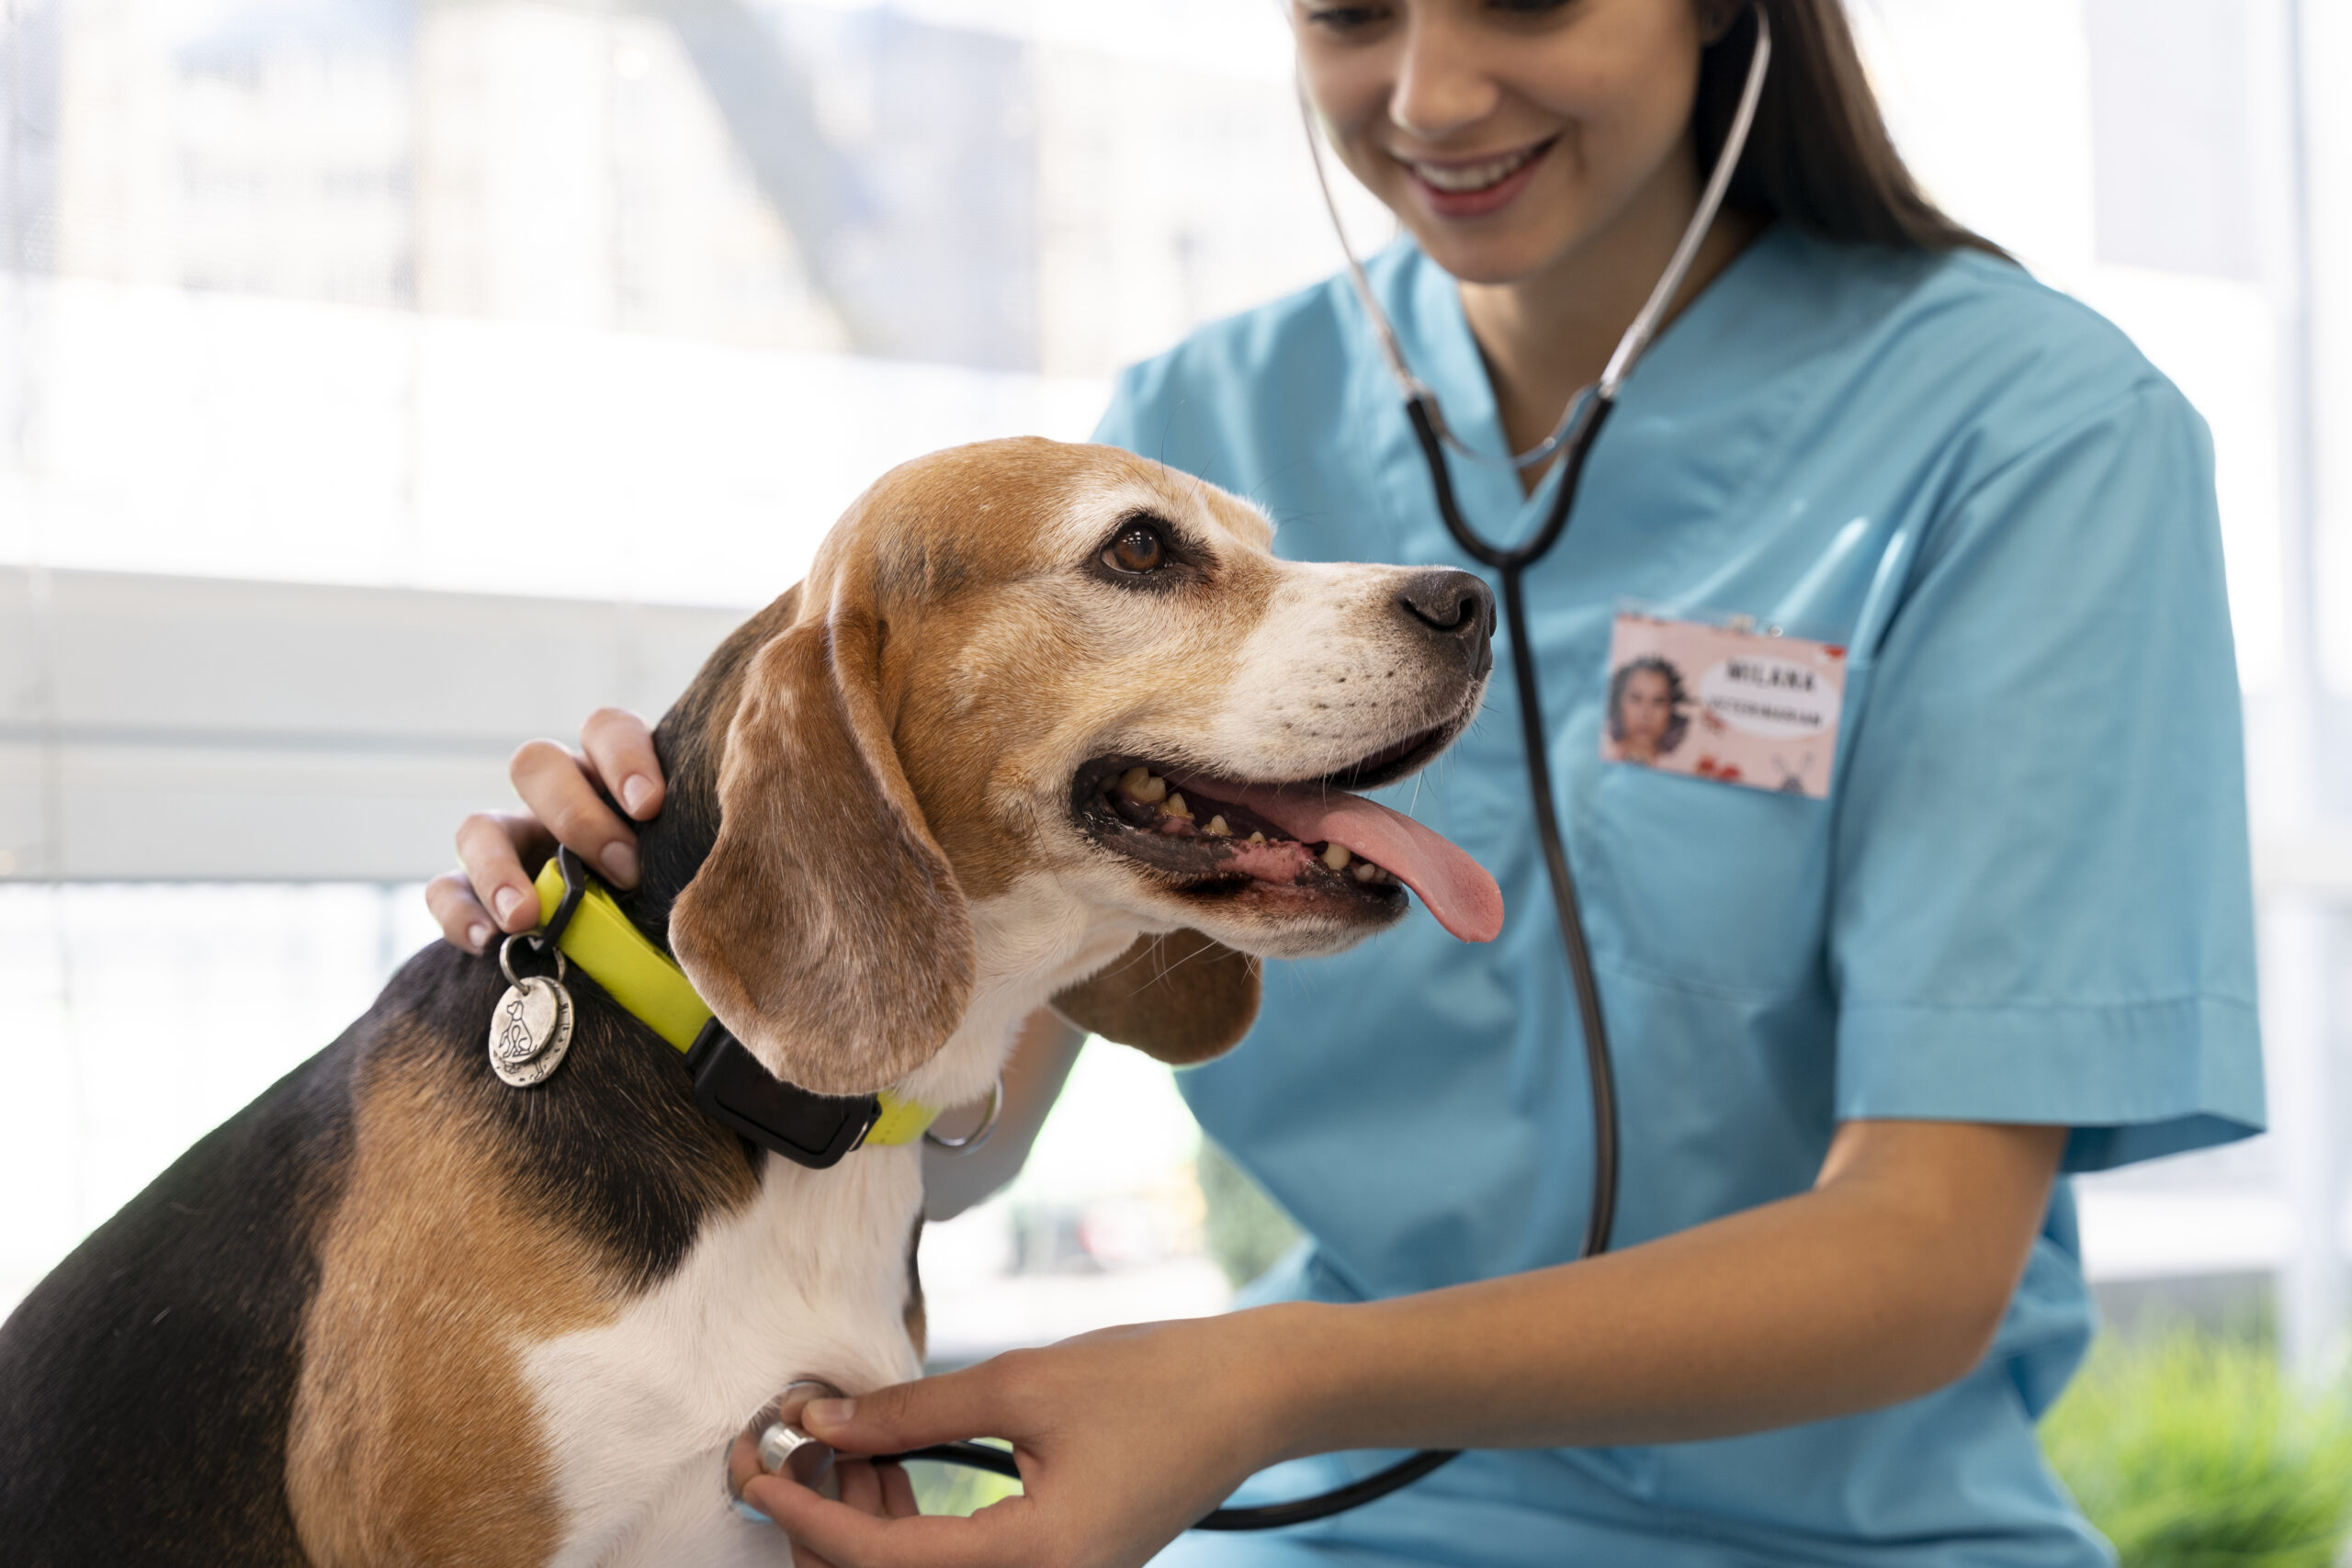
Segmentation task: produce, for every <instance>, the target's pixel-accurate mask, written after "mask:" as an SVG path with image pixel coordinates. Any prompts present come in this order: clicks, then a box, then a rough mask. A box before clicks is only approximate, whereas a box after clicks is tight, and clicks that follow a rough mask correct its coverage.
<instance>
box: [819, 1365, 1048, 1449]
mask: <svg viewBox="0 0 2352 1568" xmlns="http://www.w3.org/2000/svg"><path fill="white" fill-rule="evenodd" d="M1021 1357H1022V1352H1020V1351H1017V1350H1016V1351H1013V1352H1012V1353H1011V1354H1010V1355H1006V1356H1000V1357H998V1358H997V1359H996V1360H994V1361H987V1362H982V1363H981V1364H980V1365H979V1366H978V1367H969V1368H967V1369H965V1370H964V1371H958V1372H943V1373H941V1374H940V1375H939V1376H938V1377H935V1378H918V1379H916V1380H915V1381H914V1382H902V1383H894V1384H892V1385H891V1386H890V1387H888V1388H877V1389H876V1390H875V1391H874V1392H873V1393H865V1394H860V1395H859V1396H858V1397H857V1398H855V1399H812V1400H810V1401H809V1404H808V1407H807V1408H806V1409H804V1410H802V1411H801V1413H800V1423H801V1425H802V1426H803V1427H806V1428H807V1429H808V1430H809V1434H810V1435H811V1436H812V1437H819V1438H824V1439H825V1441H827V1442H829V1443H831V1444H832V1445H833V1447H834V1448H835V1449H837V1450H840V1451H841V1452H842V1453H850V1454H897V1453H905V1452H906V1451H907V1450H910V1449H920V1448H926V1447H928V1446H929V1445H931V1444H933V1443H944V1442H953V1441H956V1440H957V1439H959V1438H987V1437H999V1436H1002V1435H1003V1434H1002V1433H1001V1432H1000V1431H999V1430H998V1429H997V1428H998V1426H999V1424H1001V1423H1002V1422H1003V1421H1004V1420H1005V1419H1006V1417H1007V1416H1009V1415H1010V1414H1011V1412H1009V1411H1008V1410H1007V1409H1006V1407H1005V1399H1004V1395H1003V1393H1002V1391H1001V1389H1000V1388H999V1387H997V1386H996V1384H997V1382H998V1379H999V1376H1000V1373H1001V1367H1002V1366H1003V1365H1004V1364H1005V1363H1008V1362H1011V1363H1015V1364H1017V1363H1018V1362H1019V1361H1020V1359H1021Z"/></svg>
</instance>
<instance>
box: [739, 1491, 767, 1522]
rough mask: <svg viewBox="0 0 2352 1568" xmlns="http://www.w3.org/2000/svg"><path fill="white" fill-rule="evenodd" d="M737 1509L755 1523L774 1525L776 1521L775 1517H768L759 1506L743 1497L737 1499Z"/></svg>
mask: <svg viewBox="0 0 2352 1568" xmlns="http://www.w3.org/2000/svg"><path fill="white" fill-rule="evenodd" d="M735 1511H736V1512H737V1513H739V1514H741V1515H742V1516H743V1517H745V1518H747V1519H750V1520H752V1522H753V1523H755V1524H763V1525H772V1524H774V1523H775V1520H774V1519H772V1518H770V1517H767V1516H766V1515H765V1514H763V1513H762V1512H760V1511H759V1510H758V1509H757V1508H754V1507H753V1506H752V1505H750V1504H749V1503H746V1502H745V1501H743V1499H741V1497H738V1498H736V1499H735Z"/></svg>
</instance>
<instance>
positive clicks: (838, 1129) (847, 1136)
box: [686, 1018, 882, 1170]
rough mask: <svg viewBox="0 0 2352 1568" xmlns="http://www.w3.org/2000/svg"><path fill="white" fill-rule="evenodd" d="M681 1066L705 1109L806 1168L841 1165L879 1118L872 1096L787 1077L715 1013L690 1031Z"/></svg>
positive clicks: (876, 1101)
mask: <svg viewBox="0 0 2352 1568" xmlns="http://www.w3.org/2000/svg"><path fill="white" fill-rule="evenodd" d="M686 1070H687V1071H688V1072H690V1073H692V1074H693V1075H694V1080H695V1104H696V1105H697V1106H699V1107H701V1109H702V1112H703V1114H704V1115H706V1116H708V1117H709V1118H710V1119H711V1120H712V1121H714V1122H718V1123H719V1124H721V1125H722V1126H725V1127H728V1128H730V1129H732V1130H733V1131H735V1132H737V1133H740V1134H742V1135H743V1136H744V1137H746V1138H749V1139H751V1140H752V1142H753V1143H755V1144H757V1145H759V1146H760V1147H762V1148H763V1149H767V1150H769V1151H770V1152H772V1153H775V1154H779V1155H782V1156H784V1157H785V1158H786V1159H788V1160H790V1161H792V1162H793V1163H794V1164H795V1165H805V1166H807V1167H808V1168H809V1169H811V1170H826V1169H830V1168H832V1167H833V1166H836V1165H838V1164H840V1163H841V1162H842V1159H844V1158H845V1157H847V1156H849V1155H850V1154H852V1153H854V1151H855V1150H856V1149H857V1148H858V1147H859V1146H860V1145H863V1144H864V1143H865V1135H866V1134H868V1133H870V1132H872V1131H873V1130H874V1124H875V1122H878V1121H880V1120H881V1118H882V1101H881V1100H880V1099H879V1098H878V1097H876V1096H875V1095H870V1094H868V1095H853V1096H842V1095H831V1094H813V1093H811V1092H809V1090H808V1089H801V1088H799V1087H798V1086H797V1085H795V1084H788V1083H786V1082H785V1081H784V1080H783V1079H781V1078H779V1077H776V1076H775V1074H773V1073H771V1072H769V1071H768V1070H767V1068H765V1067H763V1066H761V1065H760V1062H759V1058H758V1057H756V1056H754V1055H752V1053H751V1050H750V1049H749V1048H748V1047H747V1046H745V1045H744V1043H742V1042H741V1041H740V1040H738V1039H736V1038H735V1036H734V1035H732V1034H730V1033H729V1032H728V1031H727V1026H726V1025H725V1024H723V1023H721V1022H719V1021H718V1020H717V1019H716V1018H714V1019H712V1020H711V1021H709V1022H708V1023H706V1024H704V1025H703V1026H702V1032H701V1033H700V1034H698V1035H696V1036H695V1043H694V1045H693V1047H692V1048H691V1049H690V1050H688V1051H687V1053H686Z"/></svg>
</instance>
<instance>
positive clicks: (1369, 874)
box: [1356, 861, 1380, 882]
mask: <svg viewBox="0 0 2352 1568" xmlns="http://www.w3.org/2000/svg"><path fill="white" fill-rule="evenodd" d="M1356 880H1357V881H1358V882H1377V881H1379V880H1380V868H1379V867H1378V866H1376V865H1374V864H1373V863H1371V862H1370V861H1364V862H1363V863H1360V864H1359V865H1358V866H1357V867H1356Z"/></svg>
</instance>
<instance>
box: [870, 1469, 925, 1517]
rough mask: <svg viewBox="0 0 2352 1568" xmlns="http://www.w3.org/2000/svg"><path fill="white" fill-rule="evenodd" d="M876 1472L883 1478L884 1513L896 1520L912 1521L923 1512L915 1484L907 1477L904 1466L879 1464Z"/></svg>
mask: <svg viewBox="0 0 2352 1568" xmlns="http://www.w3.org/2000/svg"><path fill="white" fill-rule="evenodd" d="M874 1472H875V1473H876V1475H878V1476H880V1477H881V1478H882V1511H883V1513H884V1514H886V1515H888V1517H891V1518H894V1519H911V1518H914V1517H918V1516H919V1515H921V1514H922V1504H920V1503H917V1502H916V1501H915V1483H913V1482H912V1481H910V1480H909V1479H908V1477H907V1467H906V1466H905V1465H902V1464H877V1465H876V1466H875V1467H874Z"/></svg>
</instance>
